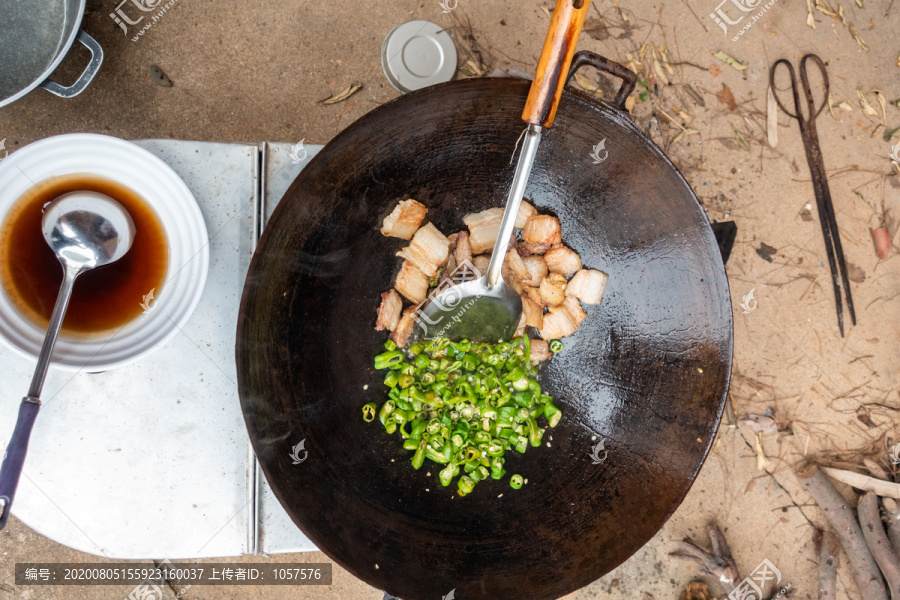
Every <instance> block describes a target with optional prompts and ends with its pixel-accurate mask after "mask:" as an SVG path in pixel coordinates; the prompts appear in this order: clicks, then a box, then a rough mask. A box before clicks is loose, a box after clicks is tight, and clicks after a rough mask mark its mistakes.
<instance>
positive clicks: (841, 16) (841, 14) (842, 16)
mask: <svg viewBox="0 0 900 600" xmlns="http://www.w3.org/2000/svg"><path fill="white" fill-rule="evenodd" d="M837 14H838V18H839V19H840V20H841V23H843V24H844V27H846V26H847V16H846V15H845V14H844V7H843V5H840V4H838V12H837Z"/></svg>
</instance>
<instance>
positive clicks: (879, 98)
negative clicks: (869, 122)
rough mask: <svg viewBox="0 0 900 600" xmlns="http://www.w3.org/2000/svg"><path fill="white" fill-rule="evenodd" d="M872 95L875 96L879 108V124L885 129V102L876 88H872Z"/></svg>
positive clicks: (882, 95)
mask: <svg viewBox="0 0 900 600" xmlns="http://www.w3.org/2000/svg"><path fill="white" fill-rule="evenodd" d="M872 93H873V94H875V99H876V100H878V104H879V105H880V106H881V122H882V123H883V124H884V126H885V127H887V100H886V99H885V98H884V94H883V93H881V90H879V89H877V88H872Z"/></svg>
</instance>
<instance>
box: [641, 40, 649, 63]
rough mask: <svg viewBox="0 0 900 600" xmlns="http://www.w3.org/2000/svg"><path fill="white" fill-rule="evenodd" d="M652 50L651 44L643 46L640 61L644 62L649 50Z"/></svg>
mask: <svg viewBox="0 0 900 600" xmlns="http://www.w3.org/2000/svg"><path fill="white" fill-rule="evenodd" d="M649 49H650V44H641V51H640V52H638V60H639V61H641V62H643V60H644V56H646V54H647V50H649Z"/></svg>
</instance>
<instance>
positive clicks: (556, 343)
mask: <svg viewBox="0 0 900 600" xmlns="http://www.w3.org/2000/svg"><path fill="white" fill-rule="evenodd" d="M548 346H549V347H550V352H553V353H554V354H556V353H557V352H561V351H562V349H563V343H562V341H561V340H550V343H549V344H548Z"/></svg>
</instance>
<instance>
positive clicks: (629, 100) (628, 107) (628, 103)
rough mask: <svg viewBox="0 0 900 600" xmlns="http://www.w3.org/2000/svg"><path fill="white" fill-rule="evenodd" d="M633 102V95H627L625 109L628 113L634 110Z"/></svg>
mask: <svg viewBox="0 0 900 600" xmlns="http://www.w3.org/2000/svg"><path fill="white" fill-rule="evenodd" d="M634 103H635V99H634V96H628V98H626V99H625V110H627V111H628V112H629V113H630V112H631V111H632V110H634Z"/></svg>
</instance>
